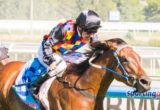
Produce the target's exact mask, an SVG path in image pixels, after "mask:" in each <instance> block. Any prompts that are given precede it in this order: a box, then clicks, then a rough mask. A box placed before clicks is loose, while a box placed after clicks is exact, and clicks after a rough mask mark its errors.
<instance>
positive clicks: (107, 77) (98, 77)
mask: <svg viewBox="0 0 160 110" xmlns="http://www.w3.org/2000/svg"><path fill="white" fill-rule="evenodd" d="M109 60H110V59H109V58H108V59H105V60H104V59H103V58H102V59H101V60H99V61H97V62H96V64H98V65H102V66H106V65H108V66H109V65H111V64H110V63H109V62H111V61H109ZM106 61H107V62H108V64H106V63H107V62H106ZM112 81H113V76H112V74H110V73H106V71H104V70H101V69H97V68H94V67H90V68H89V69H88V70H87V71H86V73H84V76H83V78H82V80H81V82H80V83H81V84H80V85H81V86H83V87H82V88H90V90H89V92H91V94H93V95H94V96H99V95H100V96H104V95H105V93H106V91H107V89H108V87H109V85H110V84H111V82H112Z"/></svg>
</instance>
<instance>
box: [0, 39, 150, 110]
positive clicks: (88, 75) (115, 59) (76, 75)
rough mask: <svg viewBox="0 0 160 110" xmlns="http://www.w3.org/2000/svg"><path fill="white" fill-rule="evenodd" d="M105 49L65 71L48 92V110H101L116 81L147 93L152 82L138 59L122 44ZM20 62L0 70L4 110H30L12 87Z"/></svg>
mask: <svg viewBox="0 0 160 110" xmlns="http://www.w3.org/2000/svg"><path fill="white" fill-rule="evenodd" d="M104 43H105V45H106V47H109V48H108V49H106V48H104V49H97V50H95V51H94V52H93V54H92V55H91V57H90V58H89V60H87V61H85V62H82V63H81V64H79V65H72V66H70V67H69V68H67V70H66V72H65V73H64V74H63V76H62V77H60V78H57V79H56V80H54V81H53V82H52V85H51V87H50V88H49V92H48V100H49V106H50V110H103V99H104V97H105V94H106V91H107V90H108V88H109V86H110V84H111V82H112V81H113V80H114V79H116V80H118V81H120V82H122V83H124V84H126V85H128V86H130V87H132V88H135V89H136V90H137V91H138V92H146V91H148V90H149V89H150V84H151V80H150V78H149V76H148V75H147V74H146V72H145V70H144V69H143V67H142V66H141V59H140V56H139V55H138V54H137V53H136V52H135V51H134V49H133V48H132V47H131V46H129V45H128V44H127V43H126V42H125V41H124V40H122V39H119V38H115V39H110V40H106V41H104ZM23 65H24V63H23V62H19V61H15V62H10V63H8V64H6V65H5V66H4V67H3V69H2V70H0V81H1V82H0V92H1V94H0V101H1V108H2V109H3V110H29V109H30V108H29V107H27V106H26V105H25V104H24V103H22V102H21V101H20V100H19V99H18V98H17V97H16V95H15V93H14V92H13V91H12V89H10V88H11V86H12V84H13V83H14V80H15V79H16V76H17V75H18V72H19V71H20V70H21V68H22V66H23Z"/></svg>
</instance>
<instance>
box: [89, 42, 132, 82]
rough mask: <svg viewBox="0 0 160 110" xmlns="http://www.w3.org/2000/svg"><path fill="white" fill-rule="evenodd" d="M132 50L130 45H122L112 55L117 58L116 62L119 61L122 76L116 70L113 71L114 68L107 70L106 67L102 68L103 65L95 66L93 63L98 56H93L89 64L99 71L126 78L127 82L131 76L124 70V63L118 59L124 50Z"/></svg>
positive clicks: (118, 65)
mask: <svg viewBox="0 0 160 110" xmlns="http://www.w3.org/2000/svg"><path fill="white" fill-rule="evenodd" d="M128 47H129V48H132V47H131V46H129V45H122V46H120V47H119V48H118V49H117V50H113V51H112V54H113V56H114V58H115V60H116V61H117V67H118V68H120V70H121V72H122V73H123V74H120V73H118V72H116V71H115V70H113V69H112V68H107V67H105V66H101V65H97V64H93V63H92V61H93V60H94V59H95V58H96V55H94V54H93V56H92V57H91V58H90V59H89V64H90V65H91V66H92V67H95V68H98V69H102V70H105V71H107V72H110V73H112V74H114V75H116V76H119V77H121V78H124V79H125V80H127V81H128V79H129V74H128V72H127V71H126V69H125V68H124V66H123V65H122V62H121V61H120V58H119V57H118V54H119V52H120V51H121V50H122V49H124V48H128Z"/></svg>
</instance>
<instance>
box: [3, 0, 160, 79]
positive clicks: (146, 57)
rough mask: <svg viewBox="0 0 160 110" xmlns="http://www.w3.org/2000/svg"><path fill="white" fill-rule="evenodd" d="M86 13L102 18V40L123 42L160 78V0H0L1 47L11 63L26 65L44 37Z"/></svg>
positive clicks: (151, 73)
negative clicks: (111, 39)
mask: <svg viewBox="0 0 160 110" xmlns="http://www.w3.org/2000/svg"><path fill="white" fill-rule="evenodd" d="M86 9H92V10H95V11H96V12H97V13H98V14H99V15H100V17H101V18H102V28H101V29H100V30H99V32H98V35H99V38H100V39H101V40H103V39H109V38H115V37H119V38H122V39H124V40H126V41H127V42H128V43H129V44H131V45H132V46H134V47H135V49H136V51H137V52H138V53H139V54H140V55H141V57H142V64H143V66H144V67H145V68H146V70H147V72H148V73H150V75H156V76H157V75H160V0H0V45H1V46H3V45H4V46H7V47H9V52H10V53H9V54H10V58H11V59H13V60H22V61H27V60H29V59H31V58H33V57H35V55H36V52H37V50H38V45H39V44H40V42H41V40H42V38H43V35H44V34H47V33H49V32H50V30H51V29H52V28H53V27H54V26H55V25H56V24H57V23H58V22H59V21H61V20H62V19H70V18H72V19H76V17H77V16H78V14H79V13H80V12H81V11H83V10H86Z"/></svg>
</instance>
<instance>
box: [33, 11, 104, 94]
mask: <svg viewBox="0 0 160 110" xmlns="http://www.w3.org/2000/svg"><path fill="white" fill-rule="evenodd" d="M100 23H101V19H100V18H99V15H98V14H97V13H96V12H94V11H92V10H86V11H83V12H81V13H80V14H79V16H78V17H77V19H76V21H73V20H66V21H64V22H61V23H59V24H58V25H56V26H55V27H54V28H53V29H52V30H51V32H50V33H49V34H48V35H45V36H44V38H43V41H42V43H41V45H40V47H39V50H38V55H37V58H38V60H39V62H40V63H41V64H42V65H43V66H44V67H46V68H47V70H48V72H46V73H45V75H41V76H40V77H39V78H38V80H37V81H36V83H35V84H33V85H32V86H31V91H32V92H33V93H34V94H37V92H38V91H37V90H38V89H39V88H38V85H41V84H42V83H43V82H44V81H45V80H46V79H48V78H50V77H54V76H57V77H61V76H62V73H63V72H64V71H65V70H66V68H67V62H69V63H73V64H78V63H81V62H83V61H85V60H86V59H87V58H88V57H87V56H86V54H85V53H87V52H90V51H92V49H93V48H94V47H92V46H93V44H96V43H97V42H99V41H98V38H97V34H96V33H97V31H98V29H99V28H100V27H101V25H100ZM97 44H98V43H97ZM72 52H76V53H77V54H75V55H74V56H76V57H75V59H74V58H73V59H72V58H71V57H73V56H72V55H71V56H69V55H70V53H72ZM68 56H69V57H68Z"/></svg>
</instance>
